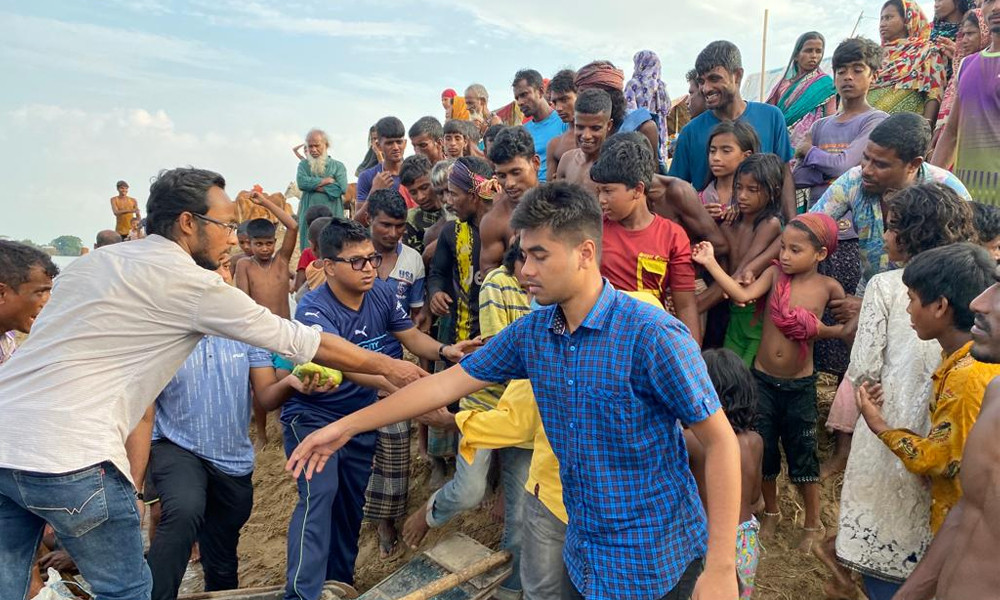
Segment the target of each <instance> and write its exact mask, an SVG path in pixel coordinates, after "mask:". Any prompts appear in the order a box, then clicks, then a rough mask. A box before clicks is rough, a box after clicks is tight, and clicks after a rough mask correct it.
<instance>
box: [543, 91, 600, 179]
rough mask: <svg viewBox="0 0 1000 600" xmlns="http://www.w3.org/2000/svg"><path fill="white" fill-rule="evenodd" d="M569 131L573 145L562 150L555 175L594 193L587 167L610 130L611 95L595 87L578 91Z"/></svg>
mask: <svg viewBox="0 0 1000 600" xmlns="http://www.w3.org/2000/svg"><path fill="white" fill-rule="evenodd" d="M573 132H574V134H575V136H576V148H574V149H572V150H570V151H569V152H567V153H565V154H563V157H562V160H560V161H559V167H558V168H557V170H556V179H565V180H566V181H568V182H570V183H576V184H579V185H582V186H583V187H584V188H586V189H588V190H590V191H591V192H592V193H594V194H596V193H597V185H596V184H595V183H594V181H593V180H592V179H591V178H590V167H592V166H593V165H594V162H595V161H597V157H598V156H600V155H601V145H603V144H604V140H605V139H607V137H608V135H610V132H611V96H610V95H608V93H607V92H605V91H604V90H599V89H589V90H584V91H582V92H580V95H579V97H577V99H576V107H575V110H574V113H573Z"/></svg>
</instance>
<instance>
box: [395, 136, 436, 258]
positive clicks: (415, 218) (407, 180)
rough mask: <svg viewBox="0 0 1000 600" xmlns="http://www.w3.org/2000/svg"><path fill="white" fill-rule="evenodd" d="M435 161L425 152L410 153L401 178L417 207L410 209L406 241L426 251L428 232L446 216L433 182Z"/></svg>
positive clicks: (402, 169)
mask: <svg viewBox="0 0 1000 600" xmlns="http://www.w3.org/2000/svg"><path fill="white" fill-rule="evenodd" d="M433 168H434V164H433V163H432V162H431V160H430V159H429V158H427V157H426V156H424V155H420V154H418V155H416V156H407V157H406V158H405V159H404V160H403V166H402V167H400V169H399V182H400V183H401V184H402V185H403V187H405V188H406V190H407V191H408V192H409V193H410V197H411V198H413V201H414V202H416V204H417V206H416V207H415V208H411V209H409V211H408V212H407V213H406V233H404V234H403V243H404V244H406V245H407V246H409V247H410V248H413V249H414V250H416V251H417V252H419V253H420V254H423V252H424V249H425V248H426V245H425V243H424V232H425V231H427V229H428V228H429V227H431V226H433V225H434V224H435V223H437V222H438V221H440V220H441V219H443V218H445V217H444V210H443V209H442V208H441V196H440V194H438V193H437V191H436V190H435V189H434V186H433V185H432V184H431V169H433Z"/></svg>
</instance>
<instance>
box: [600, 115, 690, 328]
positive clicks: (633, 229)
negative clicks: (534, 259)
mask: <svg viewBox="0 0 1000 600" xmlns="http://www.w3.org/2000/svg"><path fill="white" fill-rule="evenodd" d="M654 164H656V161H655V160H654V159H653V155H652V152H651V150H650V149H649V147H647V146H645V145H643V144H639V143H637V142H635V141H632V140H631V139H629V138H627V137H623V136H621V135H620V134H618V135H614V136H612V137H611V138H609V139H608V141H607V142H606V143H605V144H604V146H603V148H602V149H601V155H600V157H599V158H598V159H597V162H595V163H594V166H593V167H591V169H590V178H591V179H592V180H593V181H594V183H595V184H596V185H597V199H598V200H599V201H600V204H601V210H602V211H604V239H603V252H602V255H601V274H602V275H604V276H605V277H607V279H608V281H610V282H611V284H612V285H614V286H615V287H616V288H617V289H619V290H622V291H626V292H633V291H646V292H650V293H651V294H653V295H655V296H656V297H657V298H659V299H660V301H661V302H662V303H663V305H664V306H665V307H667V308H668V309H670V311H671V312H672V313H673V314H674V315H675V316H676V317H677V318H678V319H680V320H681V322H682V323H684V324H685V325H687V328H688V329H689V330H690V331H691V336H692V337H693V338H694V339H695V341H697V342H698V344H701V321H700V318H699V316H698V305H697V302H696V300H695V293H694V289H695V288H694V263H692V262H691V242H690V240H689V239H688V236H687V233H685V232H684V229H683V228H682V227H681V226H680V225H678V224H677V223H674V222H673V221H669V220H667V219H664V218H663V217H661V216H659V215H655V214H653V213H652V212H650V210H649V206H648V205H647V203H646V191H647V190H648V189H649V187H650V185H652V180H653V174H654V172H653V165H654Z"/></svg>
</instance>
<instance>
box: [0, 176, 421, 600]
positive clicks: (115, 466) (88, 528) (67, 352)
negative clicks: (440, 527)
mask: <svg viewBox="0 0 1000 600" xmlns="http://www.w3.org/2000/svg"><path fill="white" fill-rule="evenodd" d="M224 187H225V180H224V179H223V178H222V176H221V175H218V174H217V173H213V172H211V171H204V170H200V169H193V168H186V169H174V170H171V171H164V172H162V173H161V174H160V176H159V177H158V178H157V180H156V181H155V182H154V183H153V185H152V186H151V187H150V194H149V200H148V203H147V207H146V208H147V211H146V212H147V215H148V216H147V227H148V232H149V236H148V237H147V238H145V239H143V240H138V241H135V242H131V243H128V244H117V245H114V246H108V247H106V248H102V249H101V251H100V252H92V253H90V254H89V255H87V256H83V257H80V258H79V259H77V260H76V261H74V263H73V264H72V265H71V266H70V267H69V268H67V269H66V271H65V272H64V273H63V274H62V275H61V276H60V277H59V279H58V281H56V282H55V286H54V288H53V290H52V297H51V300H50V301H49V303H48V305H46V307H45V309H43V310H42V312H41V313H40V314H39V316H38V318H37V320H36V321H35V323H34V326H33V328H32V335H31V337H30V338H29V339H28V340H27V341H26V342H25V343H24V345H23V346H21V347H20V348H19V349H18V352H17V353H16V354H15V355H14V356H13V357H12V358H11V359H10V360H9V361H7V363H6V364H5V365H4V366H3V369H2V370H0V414H3V415H4V418H3V419H0V598H4V599H5V600H6V599H7V598H12V599H14V598H24V597H25V595H26V592H27V586H28V572H29V568H30V565H31V563H32V561H33V559H34V552H35V550H36V548H37V547H38V541H39V539H40V537H41V533H42V528H43V527H44V525H45V524H46V523H48V524H50V525H52V527H53V528H54V529H55V531H56V534H57V535H59V538H60V541H61V542H62V543H63V544H64V545H65V547H66V549H67V551H68V552H69V554H70V556H72V558H73V559H74V561H75V562H76V564H77V566H78V567H79V569H80V572H81V574H82V575H83V577H84V578H85V579H86V580H87V581H88V582H89V583H90V584H91V586H92V587H93V590H94V593H95V594H96V595H97V597H98V598H100V599H101V600H118V599H123V600H124V599H127V600H135V599H137V598H138V599H148V598H149V596H150V586H151V577H150V574H149V569H148V567H147V566H146V562H145V560H144V559H143V556H142V538H141V536H140V532H139V525H140V520H141V519H140V513H139V508H138V506H137V502H136V492H135V488H134V484H133V482H139V484H140V485H141V482H142V481H143V476H144V473H145V469H146V461H147V459H148V455H149V434H148V428H149V427H151V426H152V421H151V420H149V419H143V416H144V414H146V413H147V408H148V407H149V406H150V404H152V402H153V401H154V399H155V398H156V395H157V394H158V393H159V392H160V390H162V389H163V387H164V386H165V385H166V384H167V382H168V381H169V380H170V378H171V377H172V376H173V375H174V373H176V372H177V369H178V368H179V367H180V366H181V364H183V363H184V361H185V359H186V358H187V356H188V355H189V354H190V353H191V351H192V350H193V349H194V347H195V346H196V345H197V343H198V341H199V340H200V339H201V338H202V337H203V336H205V335H216V336H220V337H228V338H232V339H235V340H238V341H241V342H245V343H247V344H250V345H252V346H257V347H261V348H265V349H267V350H271V351H272V352H275V353H277V354H280V355H281V356H284V357H285V358H287V359H289V360H291V361H292V362H295V363H304V362H308V361H315V362H317V363H320V364H324V365H328V366H330V367H333V368H337V369H341V370H343V371H350V372H358V373H371V374H379V375H383V376H385V377H386V378H387V379H389V380H390V381H392V382H393V384H394V385H399V386H402V385H406V384H407V383H409V382H410V381H413V380H415V379H417V378H419V377H421V376H423V375H424V373H423V372H422V371H421V370H420V369H419V368H418V367H416V366H415V365H413V364H411V363H407V362H404V361H397V360H393V359H391V358H389V357H387V356H386V355H384V354H378V353H374V352H369V351H366V350H363V349H361V348H358V347H357V346H355V345H353V344H351V343H350V342H347V341H346V340H344V339H342V338H339V337H337V336H333V335H330V334H326V333H321V332H319V331H316V330H313V329H311V328H309V327H307V326H305V325H302V324H300V323H296V322H293V321H288V320H285V319H281V318H279V317H276V316H275V315H273V314H272V313H270V312H269V311H268V310H267V309H266V308H263V307H261V306H259V305H257V304H256V303H255V302H254V301H253V300H252V299H250V297H248V296H246V295H245V294H243V293H242V292H240V291H239V290H238V289H236V288H234V287H231V286H229V285H227V284H225V283H224V282H223V281H222V278H221V277H220V276H219V275H218V274H217V273H214V272H213V271H214V269H216V268H217V267H218V265H219V261H220V260H221V259H222V257H223V256H224V255H226V254H227V253H228V252H229V248H230V246H231V245H232V244H234V243H235V242H236V235H235V231H236V226H237V224H236V222H235V221H236V207H235V204H234V203H233V202H232V201H231V200H230V199H229V197H228V196H227V195H226V193H225V191H224ZM137 425H138V426H139V428H140V430H141V429H142V428H147V431H146V432H145V435H133V436H131V437H129V433H130V432H132V431H133V430H134V429H136V427H137ZM126 437H129V443H128V446H129V447H128V449H127V450H126V442H125V440H126ZM39 440H44V441H45V443H44V444H38V443H37V442H38V441H39Z"/></svg>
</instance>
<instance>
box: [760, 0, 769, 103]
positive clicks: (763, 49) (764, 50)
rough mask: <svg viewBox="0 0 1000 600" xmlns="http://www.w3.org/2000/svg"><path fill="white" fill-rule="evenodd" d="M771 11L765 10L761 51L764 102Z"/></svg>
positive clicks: (762, 96) (761, 87) (761, 92)
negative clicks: (768, 22)
mask: <svg viewBox="0 0 1000 600" xmlns="http://www.w3.org/2000/svg"><path fill="white" fill-rule="evenodd" d="M770 14H771V11H770V10H769V9H767V8H765V9H764V36H763V41H762V42H761V49H760V101H761V102H763V101H764V94H766V93H767V90H766V86H767V21H768V17H769V16H770Z"/></svg>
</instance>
